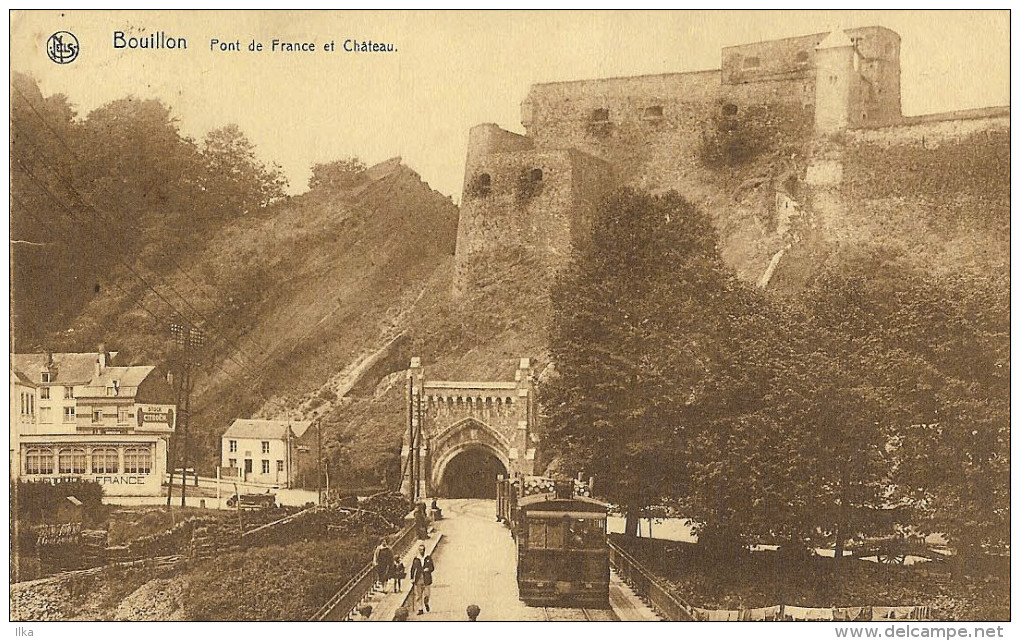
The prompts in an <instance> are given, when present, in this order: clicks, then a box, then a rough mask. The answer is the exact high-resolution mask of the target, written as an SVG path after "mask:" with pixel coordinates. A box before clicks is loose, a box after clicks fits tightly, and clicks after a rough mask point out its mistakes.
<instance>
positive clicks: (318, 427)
mask: <svg viewBox="0 0 1020 641" xmlns="http://www.w3.org/2000/svg"><path fill="white" fill-rule="evenodd" d="M315 436H316V439H317V440H318V441H319V452H318V454H317V455H316V456H317V460H316V464H315V489H316V490H318V492H319V505H322V418H321V417H320V418H318V419H316V420H315Z"/></svg>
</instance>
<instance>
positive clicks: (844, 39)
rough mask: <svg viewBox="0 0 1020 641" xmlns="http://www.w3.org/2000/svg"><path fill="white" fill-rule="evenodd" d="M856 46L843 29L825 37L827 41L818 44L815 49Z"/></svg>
mask: <svg viewBox="0 0 1020 641" xmlns="http://www.w3.org/2000/svg"><path fill="white" fill-rule="evenodd" d="M852 46H854V43H853V40H851V39H850V36H848V35H846V32H845V31H843V30H842V29H836V30H835V31H832V32H830V33H829V35H827V36H825V40H822V41H821V42H820V43H818V46H817V47H815V49H839V48H840V47H852Z"/></svg>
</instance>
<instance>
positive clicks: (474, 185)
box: [457, 129, 609, 287]
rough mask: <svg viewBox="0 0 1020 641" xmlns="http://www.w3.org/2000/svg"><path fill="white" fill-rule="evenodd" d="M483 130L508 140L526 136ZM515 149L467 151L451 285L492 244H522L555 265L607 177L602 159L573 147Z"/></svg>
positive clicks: (464, 278)
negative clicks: (453, 277) (455, 261)
mask: <svg viewBox="0 0 1020 641" xmlns="http://www.w3.org/2000/svg"><path fill="white" fill-rule="evenodd" d="M483 133H484V135H485V137H486V139H487V140H493V139H499V140H500V141H501V142H504V143H509V144H521V142H522V141H521V139H523V140H528V139H526V138H523V137H522V136H517V137H516V138H509V137H500V136H498V135H494V132H492V131H491V130H489V129H486V130H484V132H483ZM504 133H509V132H504ZM511 136H516V134H511ZM521 147H522V149H521V150H519V151H496V152H490V153H479V154H476V155H472V156H469V161H468V163H467V168H466V172H467V173H466V176H465V183H464V184H465V187H464V194H463V199H462V203H461V215H460V223H459V227H458V230H457V272H458V283H459V287H467V286H470V278H469V274H468V273H467V270H468V264H469V263H470V261H471V259H472V257H473V256H475V255H476V254H479V253H484V252H486V251H487V250H488V249H490V248H492V247H499V248H501V249H508V248H525V249H528V250H530V251H534V252H536V253H538V254H539V255H540V256H542V257H544V258H545V259H546V261H547V263H548V264H549V266H550V267H553V266H555V265H559V264H561V263H562V262H563V261H565V260H566V258H567V257H568V255H569V252H570V247H571V244H572V242H573V238H572V235H573V234H575V233H576V231H577V230H578V229H580V228H582V227H583V226H584V224H585V221H586V220H587V219H589V218H590V212H591V210H592V209H593V208H594V206H595V204H596V202H597V200H598V194H599V193H600V190H601V188H602V186H603V185H604V184H605V183H606V181H607V178H608V173H609V172H608V168H607V167H606V166H605V164H604V163H602V162H601V161H599V160H597V159H595V158H591V157H589V156H586V155H585V154H583V153H580V152H578V151H576V150H569V149H564V150H553V149H548V150H537V149H527V148H524V145H521ZM487 148H490V149H491V148H499V149H503V148H505V145H498V146H497V145H489V146H488V147H487Z"/></svg>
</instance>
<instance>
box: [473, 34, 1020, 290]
mask: <svg viewBox="0 0 1020 641" xmlns="http://www.w3.org/2000/svg"><path fill="white" fill-rule="evenodd" d="M899 56H900V37H899V35H897V34H896V33H895V32H893V31H890V30H889V29H886V28H883V27H863V28H856V29H847V30H842V31H840V30H837V31H834V32H831V33H818V34H811V35H805V36H798V37H794V38H785V39H782V40H774V41H768V42H759V43H751V44H744V45H737V46H732V47H726V48H724V49H723V50H722V53H721V65H720V69H717V70H711V71H697V72H689V73H670V74H656V75H646V76H634V77H622V78H608V79H596V80H580V81H570V82H554V83H546V84H538V85H534V86H532V88H531V90H530V92H529V94H528V96H527V98H526V99H525V100H524V101H523V103H522V105H521V121H522V124H523V125H524V127H525V130H526V131H527V135H526V136H520V135H518V134H513V133H510V132H506V131H503V130H500V129H499V128H498V127H496V126H495V125H482V126H480V127H479V128H476V129H474V130H472V134H471V142H470V144H469V150H468V158H467V163H466V173H465V182H464V185H465V190H464V198H463V202H462V206H461V220H460V229H459V231H458V245H457V256H458V286H459V287H463V286H465V283H467V282H468V277H469V274H468V268H467V264H468V259H469V258H470V257H472V256H477V255H479V254H483V253H484V252H485V251H487V250H490V249H497V248H506V247H519V248H526V249H529V250H531V251H534V252H535V253H537V254H538V255H540V256H542V257H544V258H545V259H547V260H546V262H545V264H546V265H547V266H549V267H551V268H556V267H557V266H558V265H561V264H562V263H563V261H564V260H565V258H566V257H567V256H568V255H569V251H570V244H571V243H576V242H577V241H578V240H579V239H580V238H583V236H584V233H585V230H586V229H588V219H589V217H590V215H591V212H592V211H593V209H594V207H595V204H596V203H597V201H598V198H599V196H600V194H601V193H603V192H604V191H606V190H607V189H608V188H610V187H612V186H614V185H629V186H633V187H637V188H640V189H646V190H649V191H653V192H655V191H664V190H667V189H677V190H678V191H680V192H681V193H683V194H684V195H685V196H686V197H688V198H689V199H691V200H692V201H694V202H697V203H698V204H699V205H700V206H703V207H705V209H706V210H707V211H709V212H710V213H711V215H712V216H713V218H714V219H715V220H716V222H717V224H720V225H721V227H722V228H723V230H724V231H723V232H722V233H721V251H722V253H723V255H724V258H725V259H726V260H727V261H728V262H729V261H731V260H732V262H734V263H735V266H736V267H737V271H738V273H740V274H741V275H742V276H746V277H752V278H753V280H755V281H759V282H760V279H759V275H760V274H761V272H762V270H764V269H766V266H769V267H768V269H770V270H772V271H775V269H776V268H777V267H778V265H779V260H781V259H782V255H783V252H785V251H786V249H787V248H789V247H790V246H791V243H796V242H799V241H798V238H800V236H799V234H798V233H794V232H793V231H792V228H791V226H790V225H789V224H784V225H776V224H775V220H776V211H771V210H772V209H778V208H779V206H778V205H775V203H778V202H780V201H782V202H784V203H787V205H788V207H792V208H793V210H796V211H798V212H800V211H801V210H802V209H803V207H802V205H803V204H805V203H806V204H807V205H809V206H810V207H811V208H812V209H813V210H814V211H813V213H812V212H807V211H806V210H805V213H806V214H808V215H807V216H805V217H803V219H804V220H806V221H810V220H815V221H830V222H832V223H833V224H836V223H837V222H838V221H837V220H836V219H838V218H840V217H841V216H843V215H844V214H843V212H844V209H845V208H844V207H843V205H842V204H841V203H842V202H843V198H844V197H843V193H842V189H841V184H842V182H843V180H844V177H843V176H844V173H843V161H842V155H843V152H842V146H843V145H844V144H845V143H846V142H848V141H858V142H866V143H869V144H870V143H873V142H875V143H877V144H879V146H881V144H883V142H882V141H883V140H894V139H895V140H899V139H902V140H903V141H904V142H907V141H909V142H907V144H914V143H915V142H918V143H920V144H922V145H929V146H930V145H934V144H938V140H939V139H941V138H943V137H947V136H948V137H952V136H956V137H957V138H959V137H963V136H965V135H967V134H968V133H969V132H973V131H978V130H980V129H981V128H987V127H998V126H1000V125H1001V126H1005V127H1006V128H1008V117H1009V116H1008V114H1009V110H1008V108H1006V109H1005V111H1004V112H994V111H993V112H988V111H987V110H979V111H975V112H959V113H954V114H946V115H944V116H924V117H916V118H903V117H902V114H901V110H900V62H899ZM945 118H949V119H950V120H948V121H947V120H945ZM949 123H951V124H949ZM740 136H744V139H739V138H740ZM735 139H736V140H737V143H736V144H734V140H735ZM747 147H752V148H751V149H747ZM734 153H738V154H739V153H746V157H741V158H735V157H734V156H733V154H734ZM727 155H728V156H727ZM749 159H750V160H749ZM534 172H538V173H534ZM537 175H540V176H541V180H540V181H536V180H531V181H530V184H529V179H528V176H537ZM781 176H785V178H783V179H782V181H781V182H784V184H783V185H782V186H780V185H779V182H780V181H779V178H780V177H781ZM785 183H792V185H793V187H792V189H793V191H790V190H789V189H788V187H789V186H788V185H786V184H785ZM797 183H801V184H802V185H803V187H804V193H803V194H800V195H797V194H796V185H797ZM746 185H751V186H752V187H751V188H749V189H748V188H745V187H746ZM752 191H753V192H754V195H752V194H751V192H752ZM729 192H732V193H734V194H739V196H740V197H739V198H737V197H733V198H732V199H730V200H726V199H725V198H720V195H721V194H725V193H729ZM780 195H782V196H783V198H780V197H779V196H780ZM787 201H788V202H787ZM758 203H765V205H761V206H759V204H758ZM770 203H771V204H770ZM788 207H786V206H784V210H785V209H786V208H788ZM766 210H769V211H766ZM805 224H812V223H805ZM837 226H838V225H837ZM754 230H758V231H757V232H755V231H754ZM776 256H779V257H780V258H779V259H777V258H776ZM766 280H768V279H766Z"/></svg>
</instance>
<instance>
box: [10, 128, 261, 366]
mask: <svg viewBox="0 0 1020 641" xmlns="http://www.w3.org/2000/svg"><path fill="white" fill-rule="evenodd" d="M12 125H13V126H14V128H15V130H17V131H18V132H19V133H21V134H22V135H23V136H26V137H28V138H29V141H30V143H31V144H32V147H33V148H34V149H35V150H36V152H37V153H35V154H33V155H34V156H35V159H36V160H37V161H38V162H39V163H41V164H42V165H43V167H45V168H47V169H49V170H50V171H51V172H52V173H53V174H54V175H55V176H56V177H57V178H59V179H61V180H62V184H63V186H64V187H65V188H66V189H67V190H69V191H70V192H71V193H72V194H73V195H74V196H75V197H76V200H77V201H78V203H79V205H80V206H83V207H87V208H89V209H91V210H92V211H93V212H94V213H95V214H98V215H99V216H101V217H102V219H103V221H104V222H105V223H106V227H107V231H111V230H110V226H111V225H113V224H115V223H111V221H109V219H108V218H107V217H106V216H105V214H103V213H102V212H100V211H99V210H98V209H97V208H96V207H94V206H92V205H90V204H89V203H87V202H85V198H84V197H83V196H82V195H81V194H80V193H79V192H78V191H77V190H76V189H75V188H74V187H73V186H72V184H71V183H72V181H71V180H70V179H69V178H67V177H65V176H63V175H62V174H61V173H60V171H59V170H57V169H55V168H54V167H53V166H52V165H50V164H49V163H47V162H46V160H45V159H44V157H43V154H42V153H41V150H40V149H39V146H38V145H37V144H36V141H35V140H34V138H32V136H30V135H28V134H25V133H24V132H23V131H22V130H21V128H20V127H18V126H17V125H15V124H13V123H12ZM19 163H20V161H19ZM26 172H27V173H29V174H30V176H31V172H29V171H28V170H27V169H26ZM36 182H37V184H38V181H36ZM93 225H94V226H96V223H95V221H93ZM128 226H130V227H132V228H133V229H134V230H135V231H136V232H139V233H140V231H139V230H138V228H137V227H136V226H134V225H130V224H129V225H128ZM115 233H116V232H111V235H113V234H115ZM93 235H95V230H93ZM117 251H118V253H119V249H118V250H117ZM166 256H167V258H169V259H170V261H171V262H172V263H173V264H175V265H177V267H178V269H180V270H181V271H184V269H183V267H181V266H180V265H179V264H178V263H177V262H176V261H175V260H174V259H173V257H172V256H169V255H166ZM118 259H119V257H118ZM122 262H124V261H123V260H122ZM125 264H126V263H125ZM143 264H144V263H143ZM149 271H150V272H151V273H152V274H153V275H155V277H156V278H157V279H159V280H160V281H161V282H162V283H163V286H164V287H167V288H168V289H169V290H170V291H172V292H173V293H174V294H176V295H177V297H178V298H180V299H181V301H183V302H184V304H185V305H186V306H187V307H189V308H190V309H191V310H192V311H193V312H194V313H195V314H196V315H197V316H198V317H199V318H201V319H202V320H204V321H205V322H206V323H208V324H209V325H210V328H211V329H213V330H214V334H215V335H217V336H219V337H220V340H222V341H223V342H224V343H226V344H227V345H230V346H231V347H233V348H235V349H237V350H238V351H239V352H241V353H242V354H244V355H245V356H246V357H248V358H249V359H251V360H252V362H255V359H254V358H252V357H251V355H250V354H248V353H247V352H245V351H244V349H242V348H241V346H240V345H238V344H237V343H236V342H234V341H231V340H230V339H229V338H227V337H226V336H224V335H223V334H222V333H221V332H217V331H215V325H214V324H213V323H212V321H210V320H209V318H208V317H206V316H205V314H203V313H202V312H201V311H200V310H199V309H198V308H197V307H195V306H194V305H193V304H192V303H191V302H190V301H189V300H188V299H187V298H186V297H185V296H184V295H183V294H181V293H180V292H179V291H178V290H177V289H176V288H175V287H174V286H173V285H172V284H170V283H169V282H168V281H167V280H166V279H165V278H163V277H162V276H160V275H159V273H158V272H157V271H156V270H154V269H152V268H149Z"/></svg>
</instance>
